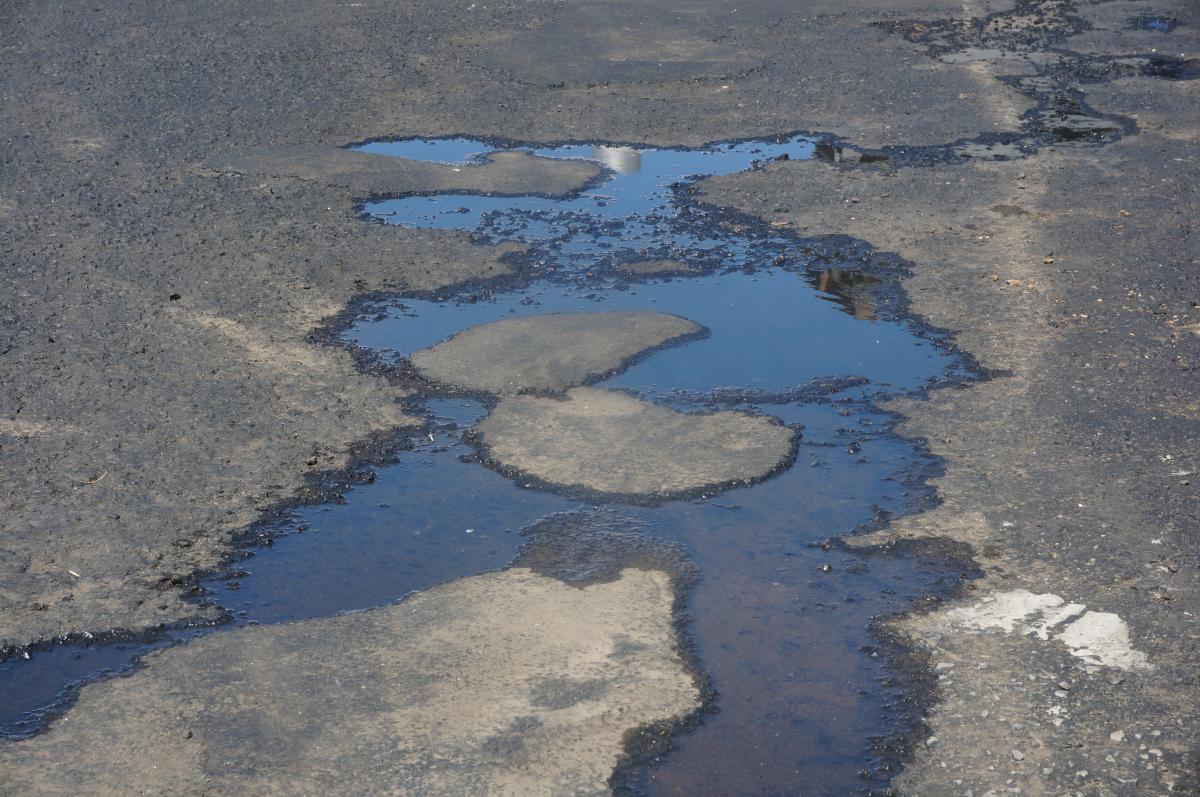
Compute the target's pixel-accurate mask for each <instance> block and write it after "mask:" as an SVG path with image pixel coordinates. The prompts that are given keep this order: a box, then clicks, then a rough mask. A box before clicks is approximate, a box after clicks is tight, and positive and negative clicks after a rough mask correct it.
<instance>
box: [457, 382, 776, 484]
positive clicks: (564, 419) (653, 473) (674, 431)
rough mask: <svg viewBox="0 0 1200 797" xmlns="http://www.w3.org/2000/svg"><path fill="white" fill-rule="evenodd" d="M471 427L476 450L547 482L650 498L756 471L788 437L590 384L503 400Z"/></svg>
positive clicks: (765, 422)
mask: <svg viewBox="0 0 1200 797" xmlns="http://www.w3.org/2000/svg"><path fill="white" fill-rule="evenodd" d="M479 431H480V433H481V435H482V443H483V447H484V450H485V454H486V456H488V457H489V458H491V459H493V460H494V461H495V462H497V463H498V464H500V465H502V466H505V467H508V468H512V469H515V470H517V471H520V472H522V473H525V474H529V475H531V476H534V477H536V478H538V479H541V480H543V481H546V482H549V483H551V484H555V485H558V486H562V487H576V488H584V489H588V490H594V491H596V492H601V493H610V494H619V495H642V496H659V497H662V496H666V495H670V494H674V493H684V492H690V491H693V490H699V489H701V488H706V487H716V486H718V485H727V484H731V483H739V482H742V483H744V482H750V481H754V480H755V479H760V478H762V477H764V476H766V475H768V474H769V473H771V472H772V471H774V470H775V469H776V468H778V467H780V466H781V465H783V464H784V463H786V462H787V461H788V459H789V457H790V456H791V453H792V439H793V436H794V432H793V431H792V430H791V429H789V428H787V427H786V426H783V425H782V424H780V423H779V422H778V421H776V420H774V419H770V418H765V417H761V416H754V415H747V414H745V413H740V412H717V413H711V414H702V415H690V414H687V413H681V412H676V411H674V410H671V409H668V408H666V407H661V406H659V405H657V404H652V403H650V402H648V401H643V400H641V399H638V398H635V397H633V396H630V395H627V394H625V393H619V392H614V391H609V390H599V389H596V388H575V389H573V390H570V391H568V393H567V396H566V399H565V400H559V399H551V398H537V397H533V396H516V397H512V398H505V399H503V400H502V401H501V402H500V404H499V405H498V406H497V407H496V409H495V410H494V411H493V412H492V414H491V415H489V416H488V417H487V418H485V419H484V420H483V422H482V423H481V424H480V425H479Z"/></svg>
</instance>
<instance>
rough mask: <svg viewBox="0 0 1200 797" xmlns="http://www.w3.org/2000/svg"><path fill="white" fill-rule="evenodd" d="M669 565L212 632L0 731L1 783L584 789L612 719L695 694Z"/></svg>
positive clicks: (508, 581)
mask: <svg viewBox="0 0 1200 797" xmlns="http://www.w3.org/2000/svg"><path fill="white" fill-rule="evenodd" d="M674 600H675V593H674V589H673V587H672V584H671V578H670V576H668V574H666V573H665V572H663V571H661V570H641V569H632V568H631V569H625V570H621V571H619V572H618V573H617V574H616V575H615V576H614V577H612V578H610V579H608V580H607V581H605V582H604V583H596V584H591V585H586V586H582V587H577V586H572V585H569V584H566V583H564V582H562V581H559V580H557V579H555V578H552V577H548V576H543V575H538V574H537V573H535V572H533V571H531V570H529V569H526V568H514V569H511V570H506V571H503V572H500V573H489V574H485V575H481V576H474V577H471V578H466V579H460V580H457V581H454V582H451V583H449V584H447V585H444V586H441V587H435V588H434V589H431V590H428V591H426V592H422V593H418V594H416V595H413V596H411V597H409V598H408V599H406V600H404V601H402V602H401V603H398V604H395V605H393V606H387V607H383V608H379V609H372V610H368V611H362V612H356V613H351V614H346V615H338V616H335V617H332V618H328V619H322V620H312V621H304V622H298V623H289V624H282V625H274V626H259V627H248V628H243V629H240V630H238V631H231V632H229V633H216V634H210V635H209V636H207V637H205V638H203V639H199V640H195V641H193V642H191V643H189V644H187V645H183V646H179V647H176V648H172V649H170V650H166V651H162V652H160V653H157V654H154V655H152V656H149V657H147V660H146V662H145V665H144V666H143V667H142V668H141V669H140V670H138V671H137V672H136V673H134V674H133V675H130V676H127V677H124V678H117V679H113V680H110V681H107V682H105V683H101V684H94V685H92V686H89V687H87V688H86V689H85V690H84V692H83V694H82V695H81V697H80V699H79V702H78V704H77V705H76V706H75V707H74V709H73V710H72V711H71V714H70V718H69V720H64V721H62V722H60V723H59V724H57V725H55V726H54V728H53V729H51V730H50V731H49V732H47V733H45V734H43V735H41V736H38V737H35V738H33V739H30V740H26V741H22V742H12V743H8V744H5V745H0V791H3V792H4V793H5V794H17V793H21V794H47V795H50V794H64V795H65V794H81V793H87V794H174V795H183V794H214V793H219V794H233V793H237V794H254V795H260V794H261V795H273V794H281V795H292V794H329V793H330V792H331V791H339V792H348V793H353V794H401V795H434V794H438V795H461V794H514V795H515V794H530V795H560V794H578V795H594V794H606V793H608V778H609V776H610V774H611V772H612V770H613V768H614V767H615V766H616V765H617V763H618V762H619V761H620V760H621V758H622V757H623V756H624V752H625V751H624V739H625V734H626V733H627V732H630V731H633V730H634V729H636V728H638V727H640V726H643V725H649V724H651V723H653V722H656V721H666V720H670V719H672V718H674V717H676V716H679V715H683V714H686V713H688V712H690V711H693V710H695V709H696V708H698V707H699V697H700V695H699V692H698V690H697V689H696V686H695V684H694V683H693V678H692V675H691V673H689V672H688V671H687V669H686V668H685V667H684V664H683V662H682V660H681V659H680V658H679V655H678V653H677V652H676V645H675V630H674V628H673V610H672V605H673V603H674Z"/></svg>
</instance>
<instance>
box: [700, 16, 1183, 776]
mask: <svg viewBox="0 0 1200 797" xmlns="http://www.w3.org/2000/svg"><path fill="white" fill-rule="evenodd" d="M1137 10H1140V11H1142V12H1144V11H1146V7H1145V6H1142V5H1135V4H1119V3H1112V4H1106V5H1104V6H1096V7H1094V8H1092V7H1085V8H1084V13H1086V14H1087V15H1088V16H1089V17H1091V18H1094V19H1095V24H1096V25H1097V27H1096V28H1095V29H1093V30H1092V31H1089V32H1088V33H1086V34H1084V35H1083V36H1084V37H1085V39H1086V40H1087V41H1098V40H1100V39H1103V40H1104V41H1107V42H1109V43H1110V44H1109V45H1107V47H1108V51H1109V52H1112V51H1113V50H1116V51H1117V52H1144V51H1146V50H1148V49H1149V46H1154V47H1158V48H1160V49H1166V48H1167V47H1170V50H1171V51H1174V52H1190V53H1191V54H1193V55H1194V54H1195V49H1196V47H1195V41H1196V40H1195V38H1194V34H1193V36H1192V37H1191V38H1188V39H1185V40H1180V39H1179V38H1177V37H1176V38H1168V37H1165V36H1164V35H1163V34H1156V35H1157V37H1158V38H1150V37H1148V36H1147V32H1146V31H1139V30H1132V29H1130V28H1129V26H1128V24H1127V23H1128V18H1129V17H1132V16H1133V15H1134V12H1135V11H1137ZM1154 10H1155V12H1157V13H1161V14H1165V15H1166V16H1175V17H1178V19H1180V20H1183V21H1185V22H1186V24H1191V25H1192V26H1193V30H1195V27H1194V26H1196V25H1200V14H1198V13H1197V9H1196V8H1195V7H1194V5H1193V6H1191V7H1188V8H1185V7H1184V5H1183V4H1174V5H1162V4H1160V5H1156V6H1155V7H1154ZM1104 20H1107V22H1104ZM1102 24H1103V25H1105V27H1104V28H1103V29H1101V28H1100V27H1099V26H1100V25H1102ZM1180 30H1182V28H1181V29H1180ZM1074 42H1075V39H1074V38H1068V39H1067V40H1066V43H1065V44H1064V47H1066V48H1067V49H1072V48H1073V45H1074ZM1168 42H1170V44H1169V45H1168V44H1167V43H1168ZM1020 67H1021V64H1019V63H1018V64H1016V65H1014V64H1012V63H1010V62H1008V61H1001V62H998V63H986V64H985V65H977V67H976V68H978V69H981V70H986V71H984V72H983V74H984V75H985V76H988V78H987V79H989V80H991V79H992V78H991V77H990V76H991V75H992V74H995V75H1004V74H1006V73H1007V72H1009V70H1010V69H1014V68H1020ZM984 85H986V84H984ZM1083 88H1084V90H1085V91H1086V94H1087V98H1088V100H1089V101H1090V102H1091V103H1092V104H1093V105H1094V106H1095V107H1097V108H1099V109H1102V110H1104V111H1106V112H1109V113H1118V114H1124V115H1128V116H1130V117H1136V120H1137V123H1138V127H1139V131H1138V133H1137V135H1131V136H1126V137H1124V138H1122V139H1121V140H1119V141H1117V142H1116V143H1112V144H1108V145H1106V146H1104V147H1103V148H1097V147H1095V146H1088V145H1076V146H1072V145H1060V146H1055V147H1053V148H1052V149H1048V150H1044V151H1042V152H1040V153H1039V154H1038V155H1037V156H1035V157H1032V158H1027V159H1024V160H1020V161H1010V162H987V161H981V160H977V159H976V160H971V161H968V162H966V163H956V164H950V165H946V166H934V167H925V168H905V169H897V168H889V167H888V166H886V165H870V166H865V165H864V166H861V167H857V168H846V167H845V166H836V165H831V164H827V163H822V162H816V161H813V162H804V163H800V162H796V163H782V164H773V165H771V166H770V167H768V168H767V169H765V170H764V171H762V172H760V173H756V174H753V175H743V176H734V177H730V178H723V179H720V180H713V181H710V182H709V183H708V184H707V185H706V188H707V196H708V198H709V199H710V200H711V201H713V202H715V203H717V204H721V205H735V206H739V207H741V208H743V209H745V210H749V211H752V212H755V213H759V214H762V215H764V216H766V217H767V218H772V219H775V220H779V221H785V222H787V223H790V224H791V225H794V226H795V227H796V228H797V229H799V230H801V231H803V233H804V234H806V235H824V234H831V233H841V234H848V235H851V236H855V237H857V238H860V239H862V240H865V241H867V242H870V243H872V244H874V245H875V246H876V247H877V248H879V249H881V250H884V251H892V252H897V253H899V254H900V255H902V256H903V257H905V258H906V259H908V260H910V261H911V262H912V263H914V264H915V267H914V268H915V270H914V274H913V276H912V277H911V278H910V279H909V280H907V283H906V284H907V288H908V292H909V296H910V299H911V300H912V302H913V305H914V309H915V310H916V311H917V312H918V313H919V314H920V315H922V316H923V317H925V318H927V319H929V320H930V321H931V322H932V323H934V324H937V325H940V326H944V327H948V328H950V329H955V330H959V334H958V343H959V344H960V345H961V346H962V347H963V348H965V349H966V350H968V351H970V352H972V353H973V354H975V355H976V356H977V357H978V358H979V359H980V360H981V361H982V362H983V364H984V365H986V366H988V367H990V368H995V369H999V370H1001V371H1006V372H1009V373H1010V375H1008V376H1001V377H999V378H996V379H993V380H991V381H988V382H984V383H982V384H977V385H974V386H971V387H970V388H969V389H966V390H951V391H941V392H937V393H934V394H933V395H932V397H931V398H930V400H928V401H909V400H906V401H901V402H895V403H894V404H893V405H892V406H891V409H894V410H897V411H899V412H902V413H903V414H904V415H905V416H907V420H905V422H904V423H903V424H902V425H901V426H900V431H901V432H902V433H904V434H907V435H913V436H919V437H923V438H925V439H927V440H928V441H929V443H930V445H931V447H932V450H933V451H934V453H936V454H938V455H940V456H942V457H944V458H945V460H946V473H945V475H944V476H942V477H940V478H938V479H936V480H935V484H936V486H937V487H938V490H939V493H940V495H941V498H942V500H943V502H944V503H943V504H942V505H941V506H939V507H938V508H936V509H934V510H932V511H929V512H925V513H922V514H919V515H915V516H911V517H907V518H904V519H901V520H900V521H898V522H896V523H894V524H892V525H891V526H890V527H888V528H886V529H884V530H883V531H881V532H879V533H877V534H873V535H871V536H870V538H868V539H864V540H860V542H861V543H863V544H866V543H878V542H886V541H887V540H890V539H895V538H900V537H912V536H928V535H934V536H945V537H950V538H952V539H956V540H961V541H964V542H968V543H970V544H971V545H972V546H974V548H975V551H976V555H977V557H978V558H979V561H980V562H981V564H983V565H984V567H985V569H986V571H987V574H988V575H987V577H986V578H985V579H983V580H982V581H980V582H978V583H976V584H975V585H974V588H973V592H972V594H971V596H969V600H968V602H967V604H966V605H969V603H970V602H971V601H974V600H978V599H979V598H981V597H993V596H996V595H1002V594H1004V593H1007V592H1010V591H1012V590H1017V589H1025V590H1028V591H1031V592H1033V593H1038V594H1047V593H1048V594H1054V595H1057V596H1060V597H1061V598H1062V599H1063V600H1064V601H1066V602H1073V603H1081V604H1086V605H1087V607H1088V609H1090V610H1095V611H1098V612H1106V613H1112V614H1115V615H1116V616H1117V617H1119V618H1120V620H1121V621H1122V622H1123V623H1124V624H1126V625H1127V626H1128V631H1129V634H1130V636H1131V640H1132V645H1133V647H1134V648H1136V649H1137V650H1138V651H1143V652H1144V653H1145V654H1146V655H1147V657H1148V661H1149V662H1150V663H1151V664H1152V665H1153V667H1154V669H1153V670H1137V671H1133V672H1124V671H1120V670H1117V669H1113V668H1109V667H1100V668H1090V669H1089V667H1088V666H1087V663H1086V662H1084V661H1081V660H1080V658H1079V657H1078V656H1075V655H1072V653H1071V651H1070V649H1069V648H1068V647H1067V646H1065V645H1063V644H1058V643H1056V642H1055V641H1054V640H1053V639H1051V640H1049V641H1046V640H1042V639H1041V638H1039V636H1038V635H1037V634H1036V633H1028V632H1024V631H1022V630H1020V629H1018V630H1016V631H1014V632H1012V633H1006V632H1005V631H1004V630H1002V629H994V628H993V629H990V630H986V631H982V632H980V633H960V634H947V633H941V632H937V633H934V631H933V630H932V629H934V628H935V627H936V626H937V621H936V619H926V618H918V619H916V620H913V621H911V622H899V623H897V626H898V627H899V628H900V629H901V630H906V631H908V632H909V633H910V634H911V635H912V636H913V637H914V638H915V639H916V640H917V644H919V645H922V644H923V645H924V646H926V647H928V649H929V650H930V651H931V653H932V656H933V658H932V665H933V666H935V667H938V668H939V669H938V672H939V694H938V704H937V707H936V708H935V710H934V712H933V714H932V716H931V718H930V725H931V732H932V736H933V737H934V738H935V740H936V741H934V742H932V743H930V744H929V745H927V746H922V747H920V748H919V750H918V753H917V760H916V762H915V763H914V764H912V765H910V766H909V767H908V768H907V770H906V773H905V775H904V776H902V778H901V779H900V781H899V783H900V786H901V787H902V788H903V790H904V791H905V792H906V793H909V794H919V795H925V794H956V795H957V794H966V793H968V792H971V793H973V794H975V795H982V794H987V793H989V791H990V793H994V794H1003V793H1008V791H1009V789H1010V788H1012V787H1019V788H1020V789H1021V790H1022V793H1026V794H1039V793H1044V794H1073V793H1076V791H1078V792H1080V793H1083V794H1106V795H1107V794H1133V793H1137V794H1158V793H1166V792H1167V791H1168V789H1170V788H1171V787H1172V786H1173V787H1174V788H1175V789H1176V790H1177V791H1180V792H1182V793H1193V792H1192V791H1189V789H1196V788H1197V786H1196V785H1194V784H1195V780H1194V777H1195V772H1196V769H1197V762H1198V760H1200V759H1198V758H1197V752H1198V751H1197V749H1196V742H1195V740H1196V738H1197V730H1196V728H1197V723H1200V683H1198V682H1197V677H1196V670H1195V667H1194V666H1193V663H1194V662H1195V661H1196V660H1197V656H1198V655H1200V635H1198V633H1197V631H1196V627H1195V620H1194V618H1195V616H1196V614H1197V613H1200V593H1198V591H1197V584H1196V572H1197V566H1198V564H1200V560H1198V559H1197V550H1200V548H1198V546H1197V539H1196V534H1197V529H1198V528H1200V507H1198V506H1197V493H1196V488H1195V484H1196V483H1197V482H1196V480H1195V476H1194V475H1191V474H1192V473H1194V472H1195V471H1196V470H1197V468H1198V465H1200V463H1197V461H1196V452H1195V446H1194V445H1192V444H1190V443H1189V442H1188V441H1189V440H1191V441H1194V440H1195V439H1196V434H1197V424H1198V422H1200V403H1198V402H1197V392H1196V378H1195V373H1196V371H1195V368H1196V364H1197V362H1198V356H1200V337H1198V336H1197V334H1196V331H1197V330H1200V326H1197V324H1200V311H1198V309H1197V301H1198V297H1197V294H1196V290H1195V286H1196V271H1197V268H1200V260H1198V259H1197V254H1196V253H1197V252H1198V251H1200V242H1198V241H1197V238H1196V224H1195V218H1196V216H1197V197H1196V193H1195V186H1196V180H1195V175H1194V173H1193V170H1194V169H1196V168H1197V166H1200V161H1198V160H1197V157H1196V152H1195V140H1196V136H1197V134H1198V132H1200V110H1198V109H1200V103H1198V102H1197V99H1198V98H1200V85H1198V84H1197V83H1195V82H1175V81H1167V80H1161V79H1154V78H1148V77H1126V78H1121V79H1118V80H1115V81H1112V82H1108V83H1099V84H1089V85H1084V86H1083ZM1062 684H1065V686H1062ZM1114 735H1117V736H1120V737H1121V740H1120V741H1114ZM1151 749H1153V750H1155V751H1157V752H1150V750H1151ZM1013 751H1017V753H1018V754H1019V756H1020V758H1019V759H1018V758H1017V757H1014V755H1013ZM1080 773H1085V774H1080Z"/></svg>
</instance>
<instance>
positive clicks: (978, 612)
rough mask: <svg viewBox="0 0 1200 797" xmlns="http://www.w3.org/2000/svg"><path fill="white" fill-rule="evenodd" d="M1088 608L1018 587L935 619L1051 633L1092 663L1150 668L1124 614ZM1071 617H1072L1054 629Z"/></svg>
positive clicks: (963, 626)
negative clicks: (1133, 643)
mask: <svg viewBox="0 0 1200 797" xmlns="http://www.w3.org/2000/svg"><path fill="white" fill-rule="evenodd" d="M1085 609H1086V606H1085V605H1084V604H1082V603H1067V602H1066V601H1065V600H1063V598H1061V597H1060V596H1058V595H1054V594H1051V593H1042V594H1038V593H1034V592H1030V591H1028V590H1024V589H1015V590H1011V591H1008V592H998V593H996V594H994V595H989V596H988V597H986V598H984V599H983V600H981V601H979V602H978V603H976V604H974V605H972V606H964V607H960V608H957V609H951V610H949V611H947V612H945V613H944V614H943V615H942V616H941V619H940V620H939V621H937V623H936V625H938V626H940V627H941V630H943V631H947V630H949V631H968V632H974V631H986V630H990V629H999V630H1001V631H1003V632H1004V633H1006V634H1012V633H1020V634H1031V635H1034V636H1037V637H1038V638H1039V639H1042V640H1049V639H1051V638H1053V639H1054V640H1056V641H1058V642H1061V643H1062V644H1064V645H1066V646H1067V648H1068V649H1070V651H1071V655H1072V656H1077V657H1079V658H1081V659H1083V660H1084V661H1085V662H1086V663H1087V664H1089V665H1093V666H1103V667H1115V668H1117V669H1120V670H1136V669H1151V668H1152V665H1151V664H1150V662H1149V661H1148V659H1147V658H1146V654H1145V653H1142V652H1141V651H1138V650H1135V649H1134V648H1133V645H1132V644H1131V642H1130V639H1129V626H1128V625H1127V624H1126V623H1125V621H1124V620H1122V619H1121V618H1120V617H1119V616H1117V615H1115V614H1112V613H1110V612H1091V611H1089V612H1085V611H1084V610H1085ZM1081 614H1082V616H1080V615H1081ZM1071 618H1077V619H1074V620H1071ZM1067 620H1071V622H1070V623H1068V624H1067V625H1066V626H1065V627H1063V628H1062V629H1061V630H1055V629H1056V628H1058V627H1059V626H1061V625H1062V624H1063V623H1064V622H1066V621H1067Z"/></svg>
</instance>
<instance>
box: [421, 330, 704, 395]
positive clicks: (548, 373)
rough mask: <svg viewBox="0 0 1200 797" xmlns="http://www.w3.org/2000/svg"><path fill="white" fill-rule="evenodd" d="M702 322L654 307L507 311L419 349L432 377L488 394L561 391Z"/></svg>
mask: <svg viewBox="0 0 1200 797" xmlns="http://www.w3.org/2000/svg"><path fill="white" fill-rule="evenodd" d="M703 331H704V327H702V326H700V325H699V324H697V323H695V322H694V321H689V320H687V319H686V318H680V317H679V316H675V315H668V314H666V313H658V312H654V311H651V310H636V311H614V312H604V313H552V314H548V315H535V316H526V317H524V318H506V319H503V320H501V321H493V322H491V323H489V324H481V325H479V326H476V327H471V328H470V329H467V330H464V331H462V332H459V333H458V334H457V335H455V336H454V337H452V338H450V339H449V340H446V341H443V342H442V343H439V344H437V345H436V346H433V347H431V348H428V349H422V350H421V351H418V352H414V353H413V354H412V356H411V358H410V359H411V361H412V364H413V366H414V367H415V368H416V369H417V372H418V373H420V374H421V376H423V377H425V378H426V379H429V380H431V381H433V382H439V383H442V384H446V385H452V386H455V387H461V388H465V389H467V390H472V391H483V392H487V393H497V394H505V393H519V392H521V391H524V390H541V391H547V390H552V391H559V390H565V389H567V388H569V387H574V386H576V385H582V384H586V383H587V382H591V381H594V380H596V379H598V378H600V377H602V376H604V375H606V374H609V373H611V372H613V371H615V370H617V369H619V368H620V367H621V366H623V365H625V364H626V363H627V362H628V361H629V360H630V359H632V358H634V357H636V356H637V355H639V354H641V353H642V352H644V351H646V350H648V349H652V348H654V347H655V346H661V345H662V344H664V343H666V342H668V341H671V340H675V339H677V338H681V337H684V336H688V335H697V334H699V333H701V332H703Z"/></svg>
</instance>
